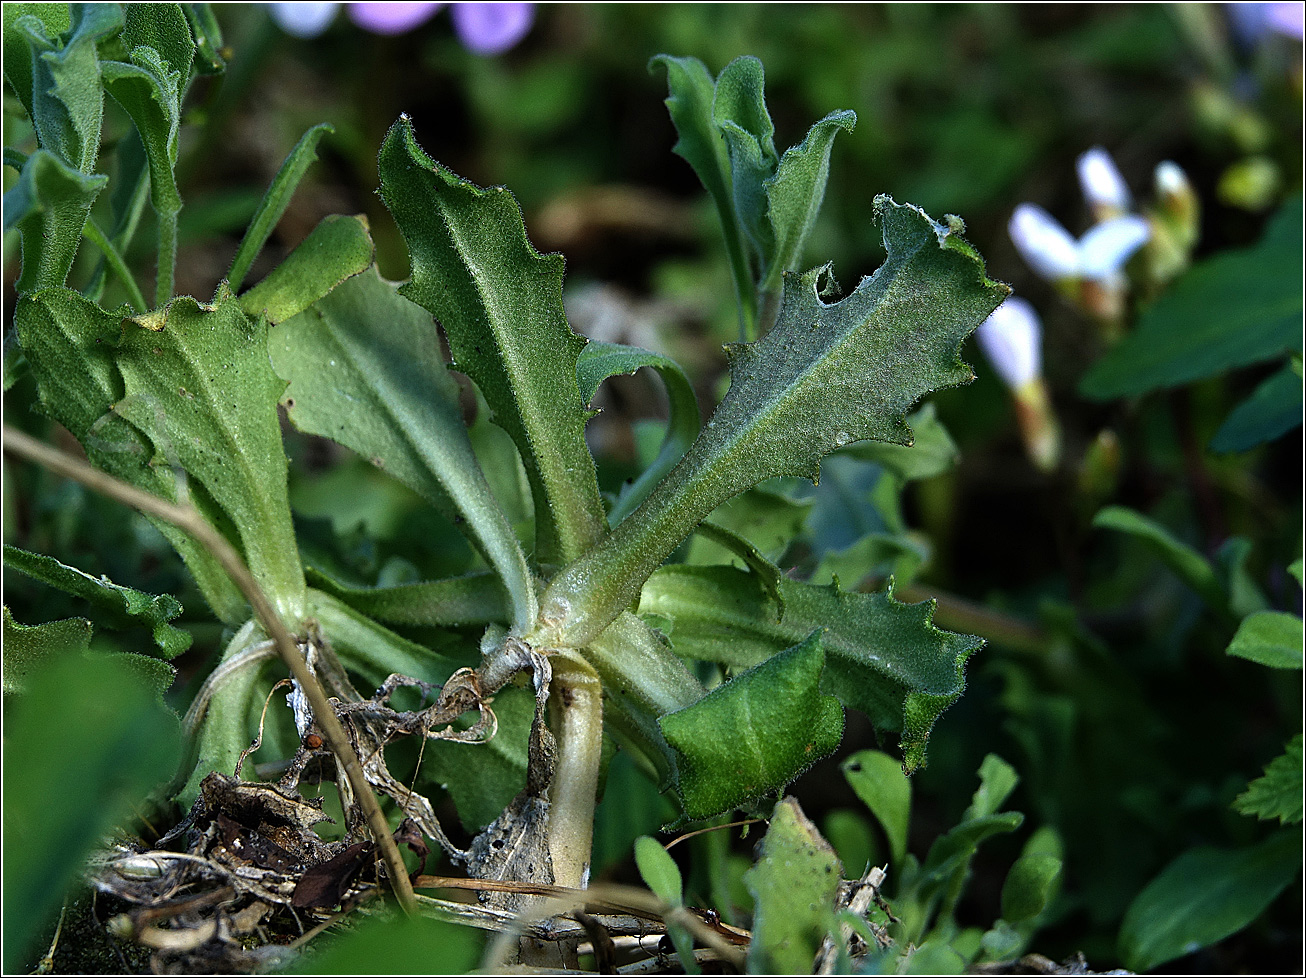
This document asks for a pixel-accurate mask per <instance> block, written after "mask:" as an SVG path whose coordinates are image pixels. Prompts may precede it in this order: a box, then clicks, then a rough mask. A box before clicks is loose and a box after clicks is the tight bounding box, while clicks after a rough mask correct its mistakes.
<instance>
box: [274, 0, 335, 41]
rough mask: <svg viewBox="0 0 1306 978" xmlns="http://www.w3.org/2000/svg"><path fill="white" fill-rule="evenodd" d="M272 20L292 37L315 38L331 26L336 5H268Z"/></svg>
mask: <svg viewBox="0 0 1306 978" xmlns="http://www.w3.org/2000/svg"><path fill="white" fill-rule="evenodd" d="M267 8H268V14H269V15H271V17H272V20H273V21H274V22H275V23H276V25H277V26H278V27H280V28H281V29H282V30H283V31H285V32H286V33H287V34H289V35H291V36H292V37H303V38H308V37H317V36H318V35H319V34H321V33H323V32H324V31H325V30H326V29H327V28H328V27H330V26H331V21H333V20H335V17H336V13H337V12H338V11H339V10H340V4H338V3H269V4H267Z"/></svg>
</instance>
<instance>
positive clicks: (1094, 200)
mask: <svg viewBox="0 0 1306 978" xmlns="http://www.w3.org/2000/svg"><path fill="white" fill-rule="evenodd" d="M1075 168H1076V170H1078V172H1079V186H1080V187H1081V188H1082V189H1083V191H1084V199H1085V200H1086V201H1088V203H1089V206H1090V207H1111V208H1115V209H1116V210H1121V211H1127V210H1129V208H1130V206H1131V205H1132V203H1133V199H1132V198H1131V197H1130V195H1129V188H1128V187H1127V186H1125V179H1124V177H1122V176H1121V175H1120V171H1119V170H1117V169H1116V162H1115V160H1113V159H1111V154H1110V153H1108V152H1107V151H1106V150H1104V149H1103V148H1102V147H1101V146H1094V147H1093V148H1092V149H1090V150H1089V151H1088V152H1087V153H1085V154H1084V155H1083V156H1081V157H1080V158H1079V161H1078V162H1077V163H1076V164H1075Z"/></svg>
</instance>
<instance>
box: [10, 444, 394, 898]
mask: <svg viewBox="0 0 1306 978" xmlns="http://www.w3.org/2000/svg"><path fill="white" fill-rule="evenodd" d="M4 450H5V451H7V452H13V453H15V454H17V455H20V456H22V457H23V458H26V459H28V460H30V461H32V462H35V463H37V464H38V465H41V466H43V467H45V468H47V469H49V470H50V471H51V472H54V473H55V474H56V475H62V476H65V477H67V478H69V479H73V480H75V481H77V482H80V483H81V484H82V485H84V486H86V487H87V488H88V489H93V490H95V491H96V492H99V493H102V494H104V495H106V496H108V497H110V498H111V499H116V500H118V501H119V502H121V503H124V504H126V505H128V506H131V507H133V508H134V509H138V510H140V511H141V512H142V513H145V514H147V515H149V516H154V517H157V518H158V519H161V520H163V521H164V522H165V523H171V524H172V525H173V526H175V527H177V529H179V530H181V531H182V532H184V533H189V534H190V535H191V536H192V537H194V538H195V540H196V541H197V542H198V543H199V544H200V545H201V546H202V547H204V549H205V550H207V551H208V552H209V553H210V554H212V555H213V558H214V559H215V560H216V561H217V562H218V563H219V564H220V565H221V567H222V569H223V570H224V571H226V572H227V574H228V575H229V576H230V577H231V579H232V581H234V582H235V584H236V587H238V588H240V592H241V594H243V595H244V596H245V600H247V601H248V602H249V604H250V607H251V608H253V609H254V615H255V616H256V617H257V618H258V620H259V622H260V624H262V626H263V628H264V630H265V631H266V632H267V633H268V635H269V636H270V637H271V638H272V641H273V642H275V643H276V648H277V652H278V654H279V655H280V656H281V658H282V659H283V660H284V661H285V663H286V667H287V668H288V669H289V670H290V673H291V675H293V676H294V677H295V680H296V681H297V682H298V683H299V685H300V688H302V689H303V690H304V693H305V695H306V696H307V697H308V702H309V704H310V705H311V706H312V707H313V715H314V719H315V720H316V721H317V724H318V726H319V727H320V728H321V730H322V735H323V737H325V738H326V742H327V744H328V745H329V746H330V748H331V750H332V752H333V753H334V754H335V755H336V758H337V760H339V761H340V764H341V766H342V767H343V768H344V769H345V776H346V777H347V778H348V779H349V784H350V787H352V788H353V789H354V797H356V798H357V799H358V802H359V804H360V805H362V806H363V813H364V814H365V815H366V816H367V824H368V826H369V827H370V828H371V830H372V836H373V837H374V838H375V839H376V844H377V846H379V847H380V849H381V856H382V858H383V859H384V860H385V865H386V871H387V874H388V875H389V877H390V885H391V886H392V887H393V888H394V891H395V896H396V897H398V899H399V905H400V906H401V907H402V908H403V910H404V912H405V913H412V912H413V911H414V910H415V909H416V908H417V900H416V897H415V896H414V895H413V888H412V885H411V884H410V883H409V881H408V870H407V868H406V867H405V866H404V861H403V857H401V856H400V855H399V847H398V846H397V845H395V841H394V838H393V837H392V836H391V834H390V826H389V823H387V822H386V819H385V815H383V814H382V812H381V806H380V805H378V804H377V801H376V796H375V795H373V794H372V789H371V786H370V785H369V784H368V783H367V778H366V777H365V776H364V775H363V769H362V767H361V766H360V765H359V763H358V757H357V755H355V754H354V750H353V747H352V746H351V745H350V743H349V737H348V736H347V735H346V734H345V730H344V728H343V727H342V726H341V725H340V721H339V720H338V719H337V718H336V714H335V711H334V710H332V709H331V703H330V701H329V700H328V699H327V695H326V693H325V691H323V689H322V686H321V684H320V683H319V682H318V681H317V677H316V676H314V675H313V673H312V672H311V671H310V670H309V668H308V663H307V662H305V661H304V656H303V655H301V654H300V651H299V645H298V643H297V642H296V641H295V638H294V636H293V635H291V634H290V630H289V629H288V628H287V627H286V624H285V622H283V621H282V620H281V616H280V615H278V614H277V612H276V609H274V608H273V606H272V602H271V601H269V600H268V596H267V595H266V594H264V593H263V589H262V588H261V587H259V585H258V582H257V581H255V580H254V575H252V574H251V573H250V572H249V568H248V567H246V566H245V562H244V561H243V560H242V559H241V557H240V554H238V553H237V552H236V548H235V547H233V546H232V545H231V542H230V541H229V540H227V538H226V537H224V536H222V534H220V533H218V531H217V530H215V529H214V528H213V527H212V526H211V525H210V524H209V523H208V521H206V520H205V519H204V517H203V516H201V515H200V514H199V511H198V510H196V509H195V508H194V507H193V506H190V505H180V504H178V503H172V502H169V501H168V500H166V499H160V498H159V497H158V496H154V495H151V494H150V493H148V492H145V491H143V490H141V489H138V488H136V487H135V486H133V485H130V484H129V483H126V482H123V481H122V480H121V479H116V478H114V477H113V476H111V475H109V474H108V473H107V472H101V471H100V470H99V469H96V468H93V467H92V466H91V465H90V464H89V463H87V462H84V461H82V460H81V459H79V458H76V457H74V456H72V455H69V454H68V453H67V452H64V451H61V450H60V449H57V448H54V447H53V446H50V445H46V444H44V443H43V442H40V441H37V440H36V439H35V438H33V437H31V436H30V435H28V434H26V433H25V432H23V431H20V430H18V429H17V428H11V427H10V426H9V425H5V426H4Z"/></svg>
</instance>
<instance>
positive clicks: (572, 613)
mask: <svg viewBox="0 0 1306 978" xmlns="http://www.w3.org/2000/svg"><path fill="white" fill-rule="evenodd" d="M876 208H877V213H878V214H879V217H880V220H881V222H882V224H883V229H884V241H885V245H886V247H887V249H888V258H887V260H886V261H885V263H884V265H883V266H882V267H881V268H880V269H879V270H878V271H877V272H876V273H875V274H874V275H873V276H871V277H869V278H867V279H864V280H863V281H862V283H861V284H860V285H859V286H858V287H857V289H856V290H855V291H854V292H853V293H852V294H850V295H848V296H846V297H845V298H843V299H841V300H839V301H838V302H834V303H826V302H824V301H822V299H821V297H820V295H819V294H818V287H819V283H820V282H821V280H822V279H823V277H824V276H825V275H826V273H827V271H828V269H818V270H816V271H813V272H809V273H807V274H806V275H803V276H789V277H788V278H786V281H785V291H784V299H783V302H782V305H781V309H780V315H779V319H778V321H777V323H776V326H775V328H774V329H773V330H772V331H771V332H770V333H768V334H767V335H766V336H765V337H763V338H762V339H761V340H759V341H757V342H756V343H752V344H747V345H736V346H733V347H731V350H730V353H731V386H730V390H729V392H728V393H727V395H726V397H725V399H724V400H723V401H722V403H721V406H720V407H719V408H718V409H717V412H716V414H715V415H713V417H712V419H711V420H710V421H709V422H708V423H707V425H706V427H704V429H703V432H702V434H701V435H700V436H699V438H698V440H697V441H696V442H695V443H694V445H693V447H692V448H691V449H690V450H689V452H688V453H687V454H686V455H685V457H684V458H683V459H682V460H681V462H680V464H679V465H677V466H676V468H675V469H673V470H672V472H671V473H670V475H668V476H667V478H666V479H664V480H663V481H662V482H661V483H660V484H659V485H658V486H657V487H656V488H655V489H654V491H653V492H652V494H651V495H650V496H649V497H648V499H647V500H645V502H644V503H643V505H641V506H640V508H639V509H637V510H636V511H635V512H634V513H632V514H631V515H630V516H628V517H627V518H626V519H625V520H624V521H623V522H622V523H620V524H618V525H617V526H616V527H615V528H614V529H613V531H612V532H611V533H610V534H609V535H608V536H607V537H606V538H605V539H604V540H603V541H602V542H600V543H599V544H598V545H597V546H596V547H594V548H593V549H592V550H591V551H590V552H589V553H588V554H586V555H585V556H584V557H583V558H582V559H581V560H578V561H577V562H576V563H574V564H573V565H572V566H570V567H569V568H567V569H566V570H565V571H563V572H562V573H561V574H559V575H558V576H557V577H556V578H555V579H554V581H553V582H552V583H551V584H550V586H549V588H548V590H547V591H546V593H545V595H544V597H543V598H542V599H541V602H540V604H541V609H542V611H543V614H544V617H545V618H546V619H550V620H556V621H558V622H560V625H559V626H555V628H554V629H553V630H551V631H550V632H548V633H547V634H545V635H544V636H542V637H543V639H544V640H545V641H546V642H547V643H550V644H560V645H565V646H571V647H576V646H581V645H584V644H585V643H586V642H587V641H588V640H589V639H590V638H592V637H593V636H594V635H595V634H597V632H598V631H600V630H601V629H602V628H603V627H604V626H605V625H606V624H607V623H608V622H609V621H611V620H612V618H613V616H614V615H616V614H617V613H618V612H619V611H620V610H621V609H622V608H625V607H626V606H628V605H629V604H630V603H631V602H633V601H634V600H635V599H636V598H637V596H638V594H639V590H640V587H641V586H642V585H643V583H644V582H645V581H646V580H647V579H648V577H649V575H650V574H652V573H653V571H654V570H655V569H656V568H657V566H658V565H659V564H660V563H662V561H663V560H665V559H666V557H667V556H668V555H669V554H670V553H671V552H672V551H673V550H674V549H675V548H676V547H677V546H678V545H679V544H680V542H681V541H682V540H683V539H684V538H685V536H686V535H687V534H688V533H689V532H690V531H691V530H692V529H693V527H694V526H695V525H696V524H697V523H698V522H699V521H700V520H702V519H703V518H704V517H705V516H707V515H708V514H709V513H710V512H711V511H712V510H713V509H715V508H716V507H717V506H718V505H720V504H721V503H722V502H724V501H725V500H727V499H729V498H730V497H732V496H734V495H736V494H738V493H740V492H742V491H744V490H745V489H748V488H750V487H752V486H754V485H757V484H758V483H759V482H762V481H764V480H766V479H768V478H771V477H774V476H779V475H795V476H802V477H805V478H809V479H812V480H813V481H815V480H816V479H817V477H818V475H819V467H820V460H821V458H822V457H823V456H825V455H828V454H829V453H830V452H832V451H834V450H835V449H837V448H841V447H842V446H844V445H848V444H851V443H852V442H855V441H859V440H862V439H876V440H881V441H889V442H897V443H899V444H910V443H911V438H912V435H911V429H910V428H909V427H908V426H907V423H906V412H907V410H908V409H910V407H911V406H912V404H913V403H915V402H916V401H917V400H918V399H919V398H920V397H922V396H923V395H924V394H926V393H929V392H930V391H932V390H937V389H939V388H941V387H945V386H950V385H954V384H960V383H965V382H966V381H968V380H970V379H971V377H972V376H973V375H972V374H971V372H970V368H969V367H967V366H966V365H965V364H964V363H962V361H961V360H960V359H959V358H958V351H959V348H960V346H961V343H962V342H963V340H965V338H966V337H967V336H968V335H969V334H970V333H971V331H972V330H974V329H975V328H976V327H977V326H978V325H979V324H980V323H981V322H982V321H983V320H984V318H985V317H986V316H987V315H988V314H989V312H991V311H992V310H993V308H994V307H995V306H996V305H997V304H998V302H999V301H1000V300H1001V298H1002V297H1003V295H1004V294H1005V292H1006V288H1005V286H1001V285H998V284H997V283H995V282H991V281H990V280H989V279H988V278H986V277H985V275H984V268H983V263H982V262H981V260H980V259H979V256H978V255H977V254H976V253H975V252H974V250H973V249H972V248H971V247H970V246H969V245H967V244H966V243H965V242H964V241H962V240H961V239H960V237H959V236H958V233H957V232H959V231H960V222H959V221H956V220H955V219H953V223H951V224H949V225H947V226H944V225H939V224H936V223H935V222H933V221H932V220H930V218H929V217H928V216H927V215H926V214H925V213H924V212H923V211H921V210H919V209H918V208H915V207H911V206H902V205H898V204H895V203H894V202H893V201H891V200H889V199H888V198H887V197H881V198H878V199H877V201H876Z"/></svg>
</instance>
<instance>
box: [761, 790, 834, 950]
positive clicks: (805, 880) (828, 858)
mask: <svg viewBox="0 0 1306 978" xmlns="http://www.w3.org/2000/svg"><path fill="white" fill-rule="evenodd" d="M842 878H843V866H842V865H841V864H840V862H839V857H838V856H837V855H835V852H834V849H833V848H831V846H830V843H828V842H826V841H825V839H824V837H822V835H821V833H820V832H818V831H817V829H816V826H815V825H813V824H812V823H811V822H810V821H809V820H808V818H807V816H806V815H805V814H803V810H802V809H801V808H799V807H798V802H797V801H796V800H795V799H793V798H785V799H783V800H782V801H781V802H780V803H779V804H778V805H776V806H775V811H774V812H773V813H772V815H771V823H770V825H769V826H768V827H767V830H766V837H765V838H764V839H763V840H762V852H761V855H760V856H759V857H758V860H757V862H756V863H755V864H754V865H753V867H752V868H751V869H750V870H748V872H747V873H745V874H744V882H745V884H746V885H747V886H748V891H749V892H750V893H752V894H753V900H754V901H755V907H756V909H755V910H754V914H753V940H752V942H751V943H750V944H749V948H748V965H749V967H748V970H749V971H750V972H751V973H753V974H759V973H760V974H776V975H783V974H790V975H806V974H811V972H812V966H813V963H814V962H815V959H816V953H817V951H818V950H820V947H821V942H822V941H823V940H824V939H825V936H826V935H827V934H828V933H830V932H831V931H832V930H833V929H834V924H835V895H836V893H837V891H838V889H839V881H840V880H841V879H842Z"/></svg>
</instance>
